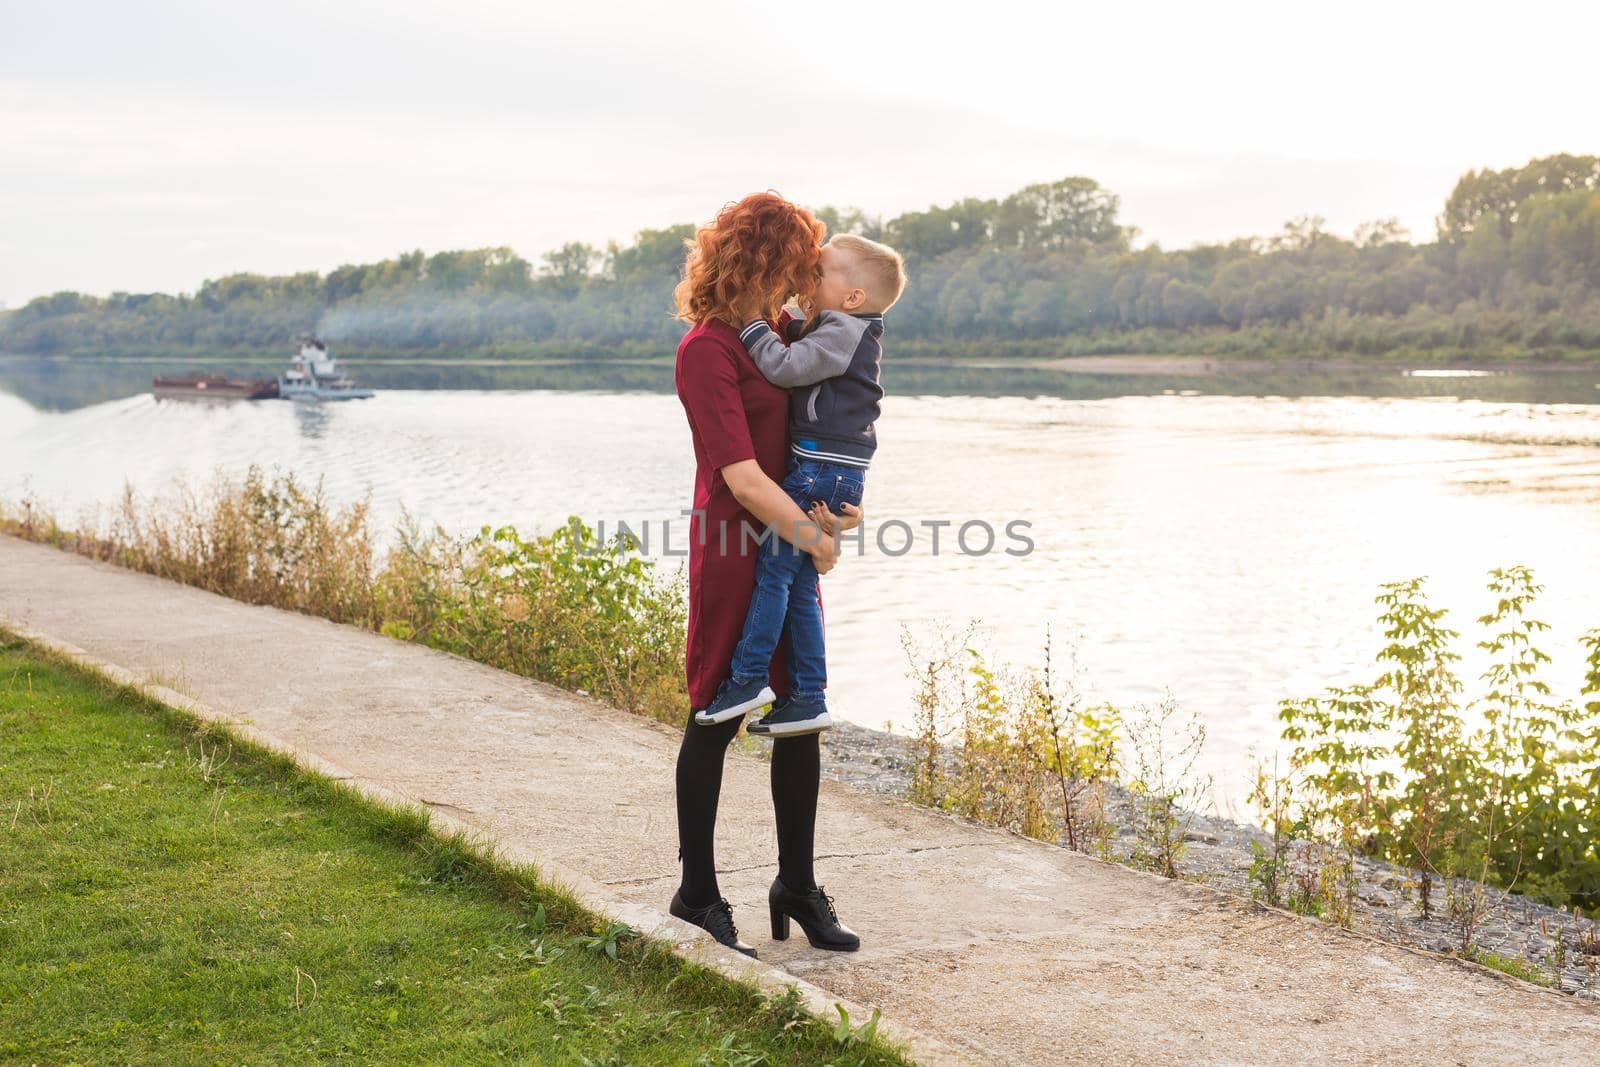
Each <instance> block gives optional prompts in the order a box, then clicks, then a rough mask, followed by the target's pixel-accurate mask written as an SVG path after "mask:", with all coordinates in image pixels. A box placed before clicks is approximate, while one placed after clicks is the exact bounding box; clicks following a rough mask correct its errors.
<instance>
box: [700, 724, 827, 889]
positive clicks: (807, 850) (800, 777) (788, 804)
mask: <svg viewBox="0 0 1600 1067" xmlns="http://www.w3.org/2000/svg"><path fill="white" fill-rule="evenodd" d="M680 766H681V764H680ZM821 778H822V746H821V743H820V735H819V734H802V735H801V736H799V737H780V738H778V739H777V740H775V741H773V743H772V809H773V811H774V812H775V813H776V814H777V818H778V878H779V879H780V880H781V881H782V882H783V884H784V885H785V886H787V887H788V888H789V889H791V890H793V891H794V892H796V893H806V892H809V891H810V890H812V889H815V888H816V884H817V883H816V875H815V874H814V873H813V872H812V868H811V861H812V857H813V856H814V855H815V853H816V839H817V789H818V787H819V785H820V784H821ZM680 803H681V802H680Z"/></svg>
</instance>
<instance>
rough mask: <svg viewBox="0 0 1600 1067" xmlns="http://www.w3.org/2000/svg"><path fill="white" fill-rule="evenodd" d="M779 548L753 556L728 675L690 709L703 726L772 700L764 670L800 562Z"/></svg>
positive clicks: (783, 547)
mask: <svg viewBox="0 0 1600 1067" xmlns="http://www.w3.org/2000/svg"><path fill="white" fill-rule="evenodd" d="M778 549H779V550H778V551H777V552H776V553H775V554H774V553H771V552H769V551H767V550H763V551H762V554H761V556H760V557H759V558H758V559H757V560H756V587H755V589H754V590H753V591H752V592H751V594H750V607H749V608H748V609H747V610H746V611H745V616H744V631H743V633H741V634H740V636H739V643H738V645H736V646H735V647H734V650H733V663H732V665H731V667H730V676H729V677H728V678H727V680H725V681H724V682H723V683H722V686H721V688H719V689H718V690H717V695H716V697H715V698H714V699H713V700H712V701H711V703H710V704H709V705H707V706H706V708H705V709H704V710H703V711H697V712H695V714H694V721H695V722H697V723H699V724H700V725H702V726H713V725H716V724H717V723H723V722H727V721H729V720H731V719H737V718H739V717H741V716H743V715H745V714H747V713H748V712H751V711H754V710H756V709H757V708H761V707H765V706H766V705H768V704H770V703H772V700H773V692H772V687H771V686H770V685H768V684H767V673H768V671H769V670H770V669H771V664H772V654H773V652H775V651H776V650H777V648H778V637H779V635H780V634H781V633H782V631H783V620H784V616H785V615H786V614H787V611H788V604H789V584H790V582H792V581H793V578H794V571H795V570H796V569H797V568H798V566H799V561H798V559H796V558H794V557H796V556H803V555H805V553H802V552H797V551H796V550H795V549H794V548H793V547H791V546H790V545H788V544H785V543H781V542H780V543H779V546H778ZM806 558H807V559H809V558H810V557H809V556H806Z"/></svg>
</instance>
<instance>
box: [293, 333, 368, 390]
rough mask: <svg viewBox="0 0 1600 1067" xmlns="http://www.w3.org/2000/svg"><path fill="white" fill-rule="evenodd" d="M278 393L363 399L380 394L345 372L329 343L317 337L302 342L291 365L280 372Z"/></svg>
mask: <svg viewBox="0 0 1600 1067" xmlns="http://www.w3.org/2000/svg"><path fill="white" fill-rule="evenodd" d="M277 387H278V395H279V396H281V397H283V398H284V399H285V400H362V399H364V398H366V397H369V396H376V395H377V394H376V393H374V392H373V391H372V390H371V389H363V388H361V387H360V386H358V385H356V383H355V382H353V381H351V380H350V379H349V378H346V377H345V376H344V372H343V371H342V370H340V369H339V361H338V360H336V359H334V358H333V357H332V356H330V355H329V354H328V346H327V345H325V344H323V343H322V342H321V341H319V340H317V339H316V338H315V337H307V338H306V339H305V340H303V341H301V342H300V351H299V352H298V353H297V354H296V355H295V357H294V362H293V363H291V364H290V365H289V369H288V370H286V371H284V372H283V373H282V374H280V375H278V382H277Z"/></svg>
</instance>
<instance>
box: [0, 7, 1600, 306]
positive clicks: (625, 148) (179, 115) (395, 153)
mask: <svg viewBox="0 0 1600 1067" xmlns="http://www.w3.org/2000/svg"><path fill="white" fill-rule="evenodd" d="M1597 39H1600V4H1596V3H1594V2H1593V0H1583V2H1541V0H1532V2H1527V3H1522V4H1518V5H1511V4H1506V3H1493V4H1490V3H1477V2H1474V0H1457V2H1453V3H1438V2H1431V0H1430V2H1425V3H1423V2H1412V0H1386V2H1382V3H1373V2H1367V0H1345V2H1342V3H1340V4H1329V3H1321V4H1288V3H1283V2H1282V0H1276V2H1272V3H1256V2H1239V0H1217V2H1214V3H1211V4H1194V3H1192V2H1184V3H1154V2H1149V0H1121V2H1119V3H1117V4H1115V5H1112V4H1107V3H1099V4H1094V5H1085V4H1073V3H1054V4H1046V3H1042V2H1039V0H1029V2H1016V0H986V2H984V3H981V4H973V3H967V4H961V5H941V4H937V3H930V2H926V0H924V2H900V0H891V2H881V3H880V2H873V0H856V2H853V3H831V2H822V3H815V2H814V3H809V4H766V3H759V2H751V0H745V2H732V0H729V2H723V0H680V2H679V3H677V4H672V5H663V4H659V3H645V2H640V3H610V2H605V0H591V2H585V3H581V4H573V5H566V4H562V5H553V4H551V5H547V4H543V3H529V2H527V0H516V2H513V0H454V2H453V3H451V4H448V5H446V4H443V3H436V4H421V3H414V2H411V0H386V2H384V3H374V2H369V0H337V2H329V0H317V2H305V0H274V2H273V3H271V4H265V3H260V2H259V0H231V2H229V3H216V2H215V0H206V2H203V3H202V2H193V0H177V2H160V0H155V2H152V3H148V4H128V3H123V2H118V3H84V2H79V0H51V2H50V3H40V2H37V0H0V302H3V303H4V304H5V305H6V306H9V307H17V306H19V305H21V304H22V303H24V302H26V301H27V300H28V299H29V298H31V297H33V296H36V295H40V294H43V293H48V292H53V291H56V290H60V289H77V290H80V291H84V292H93V293H107V292H111V291H115V290H126V291H134V292H143V291H151V290H161V291H167V292H179V291H188V292H192V291H193V290H194V289H195V288H196V287H197V286H198V285H199V284H200V282H201V281H202V280H204V279H206V278H210V277H217V276H219V275H222V274H227V273H232V272H235V271H255V272H260V273H268V274H278V273H289V272H293V271H297V270H319V271H326V270H329V269H331V268H333V267H335V266H338V265H339V264H341V263H348V262H366V261H371V260H375V259H381V258H384V257H386V256H390V255H393V254H395V253H397V252H400V251H403V250H407V249H411V248H422V249H425V250H427V251H429V252H433V251H439V250H442V249H450V248H468V247H482V246H487V245H510V246H511V247H513V248H515V249H516V250H517V251H518V252H519V253H521V254H522V255H524V256H526V257H527V258H529V259H531V260H535V261H536V260H537V258H538V256H539V255H540V254H541V253H542V252H544V251H546V250H548V249H551V248H554V247H556V246H558V245H560V244H562V243H564V242H566V241H569V240H584V241H588V242H590V243H593V244H597V245H604V244H605V243H606V242H607V241H609V240H617V241H621V242H626V241H627V240H629V239H630V237H631V236H632V235H633V234H634V233H635V232H636V231H638V230H639V229H640V228H643V227H656V226H665V225H670V224H673V223H677V222H691V221H704V220H706V219H708V218H709V217H711V216H712V215H713V214H715V212H716V210H717V209H718V208H719V207H720V206H721V205H722V204H723V203H725V202H727V201H730V200H734V199H737V198H739V197H740V196H743V195H745V194H746V193H749V192H752V191H756V190H759V189H768V188H771V189H776V190H778V191H779V192H781V193H782V194H784V195H785V196H788V197H789V198H791V199H793V200H796V201H798V202H800V203H805V204H809V205H812V206H820V205H823V204H834V205H848V206H857V207H860V208H863V209H865V210H866V211H868V212H869V213H871V214H879V215H884V216H892V215H895V214H898V213H900V212H902V211H906V210H914V209H921V208H925V207H927V206H928V205H930V204H933V203H948V202H950V201H953V200H957V199H960V198H963V197H967V196H981V197H998V196H1004V195H1006V194H1007V193H1010V192H1012V191H1014V190H1016V189H1018V188H1020V187H1022V186H1023V185H1027V184H1030V183H1032V182H1039V181H1052V180H1055V179H1058V178H1061V177H1065V176H1067V175H1073V174H1083V175H1087V176H1089V177H1092V178H1095V179H1096V180H1098V181H1100V182H1101V183H1102V184H1103V185H1105V186H1107V187H1108V188H1110V189H1111V190H1112V191H1114V192H1116V193H1118V194H1119V195H1120V196H1121V198H1122V221H1123V222H1124V223H1126V224H1130V225H1133V226H1136V227H1138V229H1139V231H1140V234H1141V240H1142V241H1156V242H1159V243H1160V244H1162V245H1163V246H1165V247H1181V246H1184V245H1188V244H1192V243H1195V242H1199V241H1207V240H1221V239H1228V238H1232V237H1235V236H1240V235H1253V234H1266V233H1271V232H1273V231H1276V230H1277V229H1279V228H1280V227H1281V226H1282V224H1283V223H1284V221H1286V220H1287V219H1290V218H1293V217H1296V216H1299V215H1304V214H1317V215H1322V216H1324V217H1326V218H1327V219H1328V222H1329V225H1330V228H1332V229H1333V230H1334V231H1336V232H1344V233H1348V232H1350V231H1351V230H1352V229H1353V228H1354V227H1355V226H1356V225H1357V224H1358V223H1360V222H1363V221H1367V220H1371V219H1376V218H1383V217H1389V216H1395V217H1398V218H1399V219H1400V221H1401V222H1402V223H1403V224H1404V225H1406V226H1407V227H1409V228H1410V230H1411V231H1412V233H1413V234H1415V235H1417V236H1419V237H1428V236H1431V234H1432V232H1433V219H1434V217H1435V215H1436V214H1437V213H1438V210H1439V207H1440V205H1441V204H1442V203H1443V201H1444V198H1445V196H1446V195H1448V193H1449V191H1450V188H1451V186H1452V185H1453V184H1454V182H1455V180H1456V179H1457V178H1458V177H1459V176H1460V175H1461V174H1462V173H1463V172H1464V171H1466V170H1468V169H1472V168H1477V167H1497V168H1498V167H1508V166H1516V165H1520V164H1522V163H1525V162H1526V161H1527V160H1529V159H1530V158H1533V157H1535V156H1539V155H1547V154H1551V153H1554V152H1575V153H1593V152H1597V151H1600V119H1597V118H1596V115H1595V111H1594V106H1593V101H1594V81H1593V70H1594V62H1593V58H1594V57H1593V47H1594V42H1595V41H1596V40H1597Z"/></svg>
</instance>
